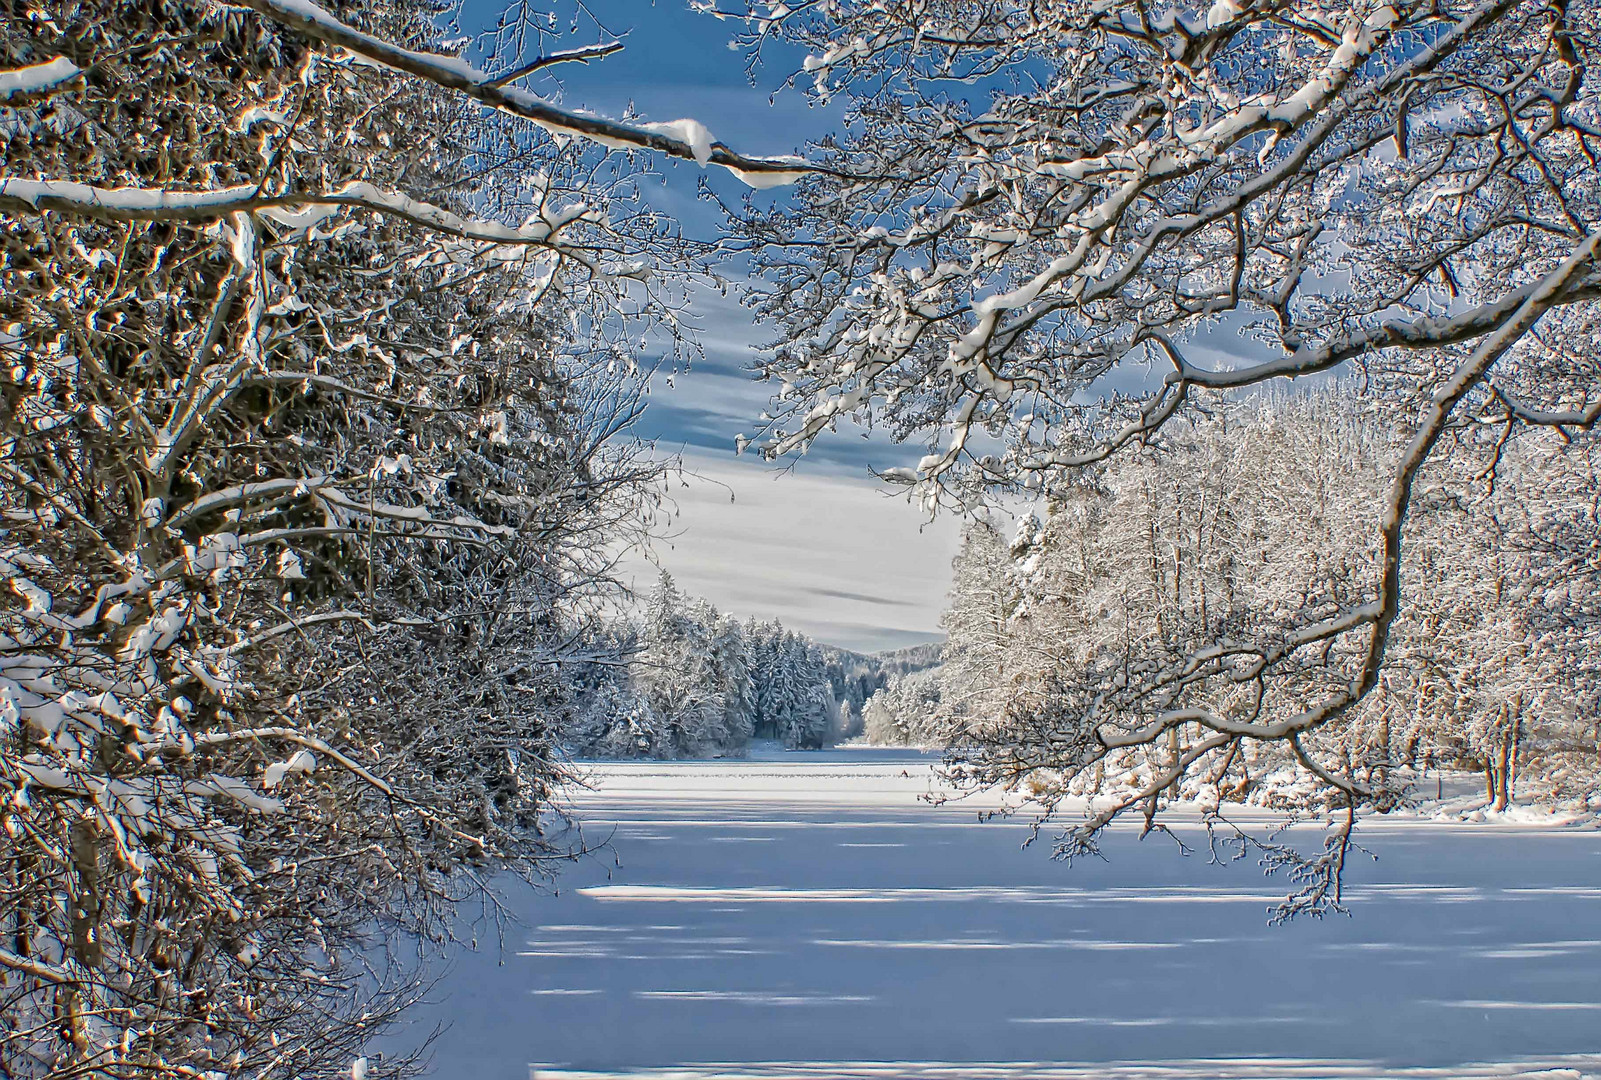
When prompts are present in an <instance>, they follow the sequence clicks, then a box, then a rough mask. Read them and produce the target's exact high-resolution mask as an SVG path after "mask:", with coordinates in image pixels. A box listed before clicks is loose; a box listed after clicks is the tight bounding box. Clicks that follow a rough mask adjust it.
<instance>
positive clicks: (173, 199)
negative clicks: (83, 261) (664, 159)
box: [0, 177, 592, 247]
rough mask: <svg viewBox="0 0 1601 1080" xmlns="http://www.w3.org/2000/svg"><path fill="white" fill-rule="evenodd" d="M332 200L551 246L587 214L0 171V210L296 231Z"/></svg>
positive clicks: (350, 190)
mask: <svg viewBox="0 0 1601 1080" xmlns="http://www.w3.org/2000/svg"><path fill="white" fill-rule="evenodd" d="M338 207H352V208H355V209H360V210H371V211H374V212H376V213H380V214H386V215H389V216H391V217H397V218H401V219H403V220H405V221H409V222H411V223H412V224H414V225H420V226H422V227H424V228H426V229H430V230H432V231H434V232H439V233H444V234H446V235H449V236H455V237H458V238H460V239H462V240H469V241H477V242H481V243H487V244H497V245H524V246H538V247H551V246H555V245H556V244H557V241H558V237H559V235H560V233H561V231H562V230H563V229H564V228H566V227H567V226H569V225H571V224H573V223H574V222H576V221H581V220H584V219H585V218H587V217H589V216H590V215H591V214H592V208H590V207H589V206H587V205H585V204H584V203H582V202H574V203H572V204H571V205H569V206H567V207H564V208H563V209H561V210H560V211H558V212H556V213H555V214H552V215H548V216H546V217H543V218H537V219H534V220H531V221H529V222H528V223H527V224H524V225H521V226H518V227H516V228H513V227H512V226H509V225H503V224H501V223H500V222H497V221H490V220H485V219H482V218H465V217H462V216H460V215H459V214H453V213H451V212H450V211H449V210H446V209H444V208H442V207H439V206H435V205H434V204H432V203H428V202H424V201H422V200H420V199H413V198H411V197H410V196H407V195H401V194H398V193H396V192H389V191H383V190H381V189H380V188H377V187H375V186H374V185H372V184H369V183H366V182H363V181H354V182H352V183H349V184H346V185H344V186H343V187H341V188H339V189H338V190H336V191H331V192H327V193H322V194H316V193H294V194H286V195H265V194H263V193H262V190H261V186H260V185H259V184H239V185H236V186H234V187H227V188H219V189H217V190H214V191H173V190H171V189H168V188H142V187H140V188H136V187H121V188H105V187H95V186H93V185H90V184H80V183H76V182H73V181H70V180H28V179H23V178H20V177H0V209H4V210H31V211H35V212H39V211H45V210H54V211H57V212H61V213H68V214H75V215H78V216H82V217H88V218H93V219H95V220H99V221H183V222H200V221H211V220H215V219H217V218H221V217H225V216H227V215H229V214H234V213H241V212H251V211H255V212H260V213H261V214H262V216H264V217H267V218H269V219H270V220H273V221H276V222H278V223H280V224H283V225H286V226H289V227H291V228H293V229H295V230H296V231H299V232H304V231H307V230H309V229H311V228H312V227H314V226H316V225H318V224H321V223H322V222H323V221H324V220H326V218H327V216H328V212H329V211H331V210H332V209H336V208H338ZM307 208H311V209H307ZM319 211H321V212H319Z"/></svg>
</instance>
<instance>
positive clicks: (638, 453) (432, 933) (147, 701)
mask: <svg viewBox="0 0 1601 1080" xmlns="http://www.w3.org/2000/svg"><path fill="white" fill-rule="evenodd" d="M261 7H262V8H263V9H265V8H266V5H262V6H261ZM294 11H295V12H296V13H298V14H299V15H301V16H306V15H307V13H310V16H308V17H313V24H314V25H312V26H311V27H310V30H311V31H315V33H303V32H298V31H297V30H296V29H292V28H289V27H286V25H285V24H284V22H283V21H282V20H275V19H273V18H268V17H263V15H261V14H256V13H252V12H249V11H242V10H239V9H237V8H229V7H225V6H219V5H215V4H212V3H210V2H209V0H196V2H194V3H188V2H180V3H173V4H163V5H156V6H154V7H152V6H151V5H147V4H140V3H132V2H123V0H105V2H97V3H91V4H77V3H64V4H45V5H31V6H28V7H26V8H22V7H18V8H16V9H15V11H14V12H13V14H11V15H8V16H7V18H6V20H5V21H4V26H3V29H0V72H3V74H0V93H3V98H4V100H3V106H4V107H3V109H0V138H3V140H4V172H3V175H0V244H3V248H0V354H3V358H4V364H3V371H4V396H5V410H4V430H3V434H0V439H3V445H4V454H3V460H0V513H3V515H4V526H3V527H4V531H3V534H0V572H3V574H4V576H5V578H6V583H7V589H6V597H7V600H6V601H5V603H4V605H3V610H0V793H3V796H4V799H5V811H4V825H5V838H4V841H3V851H0V933H3V934H4V940H3V942H0V1000H3V1006H0V1009H3V1017H4V1021H3V1023H0V1072H3V1073H4V1074H5V1075H7V1076H18V1077H22V1076H68V1075H72V1076H79V1075H90V1074H93V1075H97V1076H129V1077H133V1076H137V1077H151V1076H157V1075H175V1076H216V1077H221V1076H224V1075H226V1076H230V1077H245V1076H251V1077H269V1076H273V1077H312V1076H326V1075H334V1074H343V1075H349V1072H350V1068H351V1061H352V1060H354V1059H356V1058H357V1056H358V1055H359V1054H360V1053H361V1051H362V1048H363V1047H364V1046H365V1045H366V1044H367V1042H368V1040H369V1039H371V1038H372V1037H373V1036H374V1035H375V1034H376V1033H377V1032H378V1031H379V1030H380V1029H381V1028H382V1027H383V1025H384V1024H385V1023H386V1022H387V1020H388V1019H389V1018H390V1017H391V1016H392V1015H394V1013H395V1012H396V1010H397V1009H399V1008H401V1007H403V1006H404V1005H405V1004H406V1003H407V1002H408V1001H410V1000H412V999H413V998H414V997H415V996H416V994H417V992H418V981H417V979H418V976H417V974H416V970H415V965H414V964H413V965H408V964H403V963H399V962H398V961H397V962H396V963H395V964H393V965H390V966H387V967H386V965H385V964H384V963H383V962H381V961H380V957H381V956H382V951H381V950H378V951H374V949H372V948H370V946H371V945H372V943H373V942H375V941H381V940H386V939H388V940H394V941H399V940H404V935H401V936H395V935H394V931H397V930H399V931H403V932H406V933H409V934H410V935H413V937H414V938H415V937H417V936H420V937H421V938H422V939H430V938H432V939H437V938H439V937H441V936H442V935H446V934H448V933H449V932H450V928H451V927H452V926H453V925H456V923H455V916H454V911H455V906H456V904H457V903H458V902H459V901H460V900H462V899H464V898H466V897H468V896H473V895H478V894H480V893H481V892H482V890H483V889H484V886H485V883H486V882H485V876H486V875H487V874H488V873H490V872H493V871H498V870H505V869H510V870H512V871H515V872H518V873H521V874H524V875H533V874H539V873H542V872H543V871H544V869H545V868H546V866H547V864H548V863H549V862H550V860H551V859H552V858H553V857H556V856H559V855H561V854H563V853H565V852H568V851H570V850H571V847H572V841H571V840H570V839H563V838H562V837H561V836H558V835H553V834H552V831H551V830H552V829H557V830H559V829H560V828H561V826H562V823H561V820H560V817H559V815H558V814H554V813H553V810H552V805H553V799H554V797H555V788H556V786H557V785H558V784H559V783H560V781H561V779H562V776H563V768H562V766H561V765H560V762H559V757H558V753H559V752H558V740H557V734H556V733H557V730H558V729H559V728H560V727H561V726H562V725H563V724H564V723H565V722H566V719H567V718H568V717H569V716H570V715H571V713H572V710H573V708H574V693H575V688H574V685H573V680H572V678H571V677H570V675H569V674H568V673H567V672H568V667H569V666H570V664H571V663H573V662H576V661H579V660H583V661H592V660H594V659H595V656H594V655H593V651H594V649H595V648H602V649H605V648H609V646H607V645H606V644H605V642H604V641H603V640H602V639H600V638H599V637H597V636H596V634H595V633H594V632H593V630H592V624H593V622H594V618H595V615H596V614H597V612H598V611H599V610H600V609H601V606H602V605H603V604H604V603H606V601H607V594H608V589H609V586H608V581H609V580H610V567H611V563H612V560H614V559H615V558H616V557H617V555H618V554H619V553H620V551H621V550H623V549H624V548H625V547H627V545H628V544H629V543H630V541H631V540H633V539H636V538H637V537H638V536H639V535H640V534H641V531H642V530H643V529H644V528H645V527H646V526H647V524H648V519H649V514H650V511H651V507H652V505H653V499H654V496H653V495H652V490H651V488H652V485H653V484H654V483H655V481H656V480H657V479H658V478H659V476H660V473H661V468H662V466H661V465H660V464H658V463H657V462H655V461H654V460H653V459H652V457H651V456H650V455H649V454H648V453H647V448H644V447H641V446H639V445H638V444H637V443H636V442H634V441H633V440H632V439H631V437H630V436H629V428H630V425H631V423H632V421H633V419H634V418H635V417H636V415H637V414H638V411H639V408H640V397H639V394H640V390H641V377H640V375H639V374H638V373H636V370H635V366H634V354H633V349H632V347H631V346H630V345H629V342H637V340H638V338H639V336H640V327H641V325H642V324H643V323H644V322H647V321H648V322H652V323H654V322H657V321H660V322H661V323H662V325H664V326H666V327H667V328H668V332H669V333H670V332H671V326H672V325H673V322H672V319H671V318H670V316H671V314H672V312H671V309H672V307H673V306H674V305H675V303H676V300H675V299H674V296H675V294H674V289H675V288H676V286H675V285H674V284H673V281H674V277H675V275H676V274H678V273H679V272H680V271H683V270H687V269H689V267H690V256H691V255H692V251H691V249H690V248H689V247H688V246H687V245H685V244H683V243H682V242H680V241H679V240H677V239H676V238H675V236H674V230H673V229H672V228H671V227H670V225H669V223H667V222H665V221H664V220H663V219H661V218H660V217H659V216H658V215H656V214H654V213H652V212H650V211H648V210H646V209H644V208H643V207H642V206H641V204H640V203H639V201H638V196H637V190H636V181H634V180H633V179H631V178H630V177H629V175H628V174H629V172H630V171H631V168H630V167H628V165H627V163H626V162H624V161H622V160H620V157H621V156H620V155H616V154H611V153H608V152H606V151H604V150H600V149H597V148H596V147H595V146H594V144H592V143H582V142H578V143H575V142H572V141H570V140H567V139H565V138H564V139H561V140H558V139H555V138H553V137H551V136H550V135H549V134H548V133H547V132H546V131H545V130H544V129H542V128H540V127H539V126H537V125H534V124H531V123H528V122H527V121H525V120H524V119H522V118H519V117H515V116H505V117H502V118H500V119H496V118H494V117H493V116H491V117H489V118H486V117H485V116H483V115H481V113H480V111H479V109H478V107H477V106H476V105H475V104H473V103H471V102H466V101H463V100H462V98H461V97H460V96H459V95H458V94H457V93H455V92H453V91H454V88H450V87H441V86H439V85H436V83H435V82H431V81H428V80H427V79H418V78H414V77H411V76H410V75H408V74H404V73H401V72H397V71H395V70H393V68H392V67H385V66H383V65H381V64H377V63H374V62H373V61H372V60H371V59H370V58H368V57H364V56H363V55H361V54H360V52H359V50H360V49H367V50H368V51H369V52H381V51H382V48H384V47H394V48H398V47H399V46H398V45H395V46H387V45H385V43H388V42H398V43H408V44H410V45H413V46H415V47H416V48H418V49H421V50H425V51H426V50H437V47H438V45H437V39H438V38H439V36H440V31H439V26H440V25H442V24H441V23H440V19H441V18H442V17H443V16H444V15H445V14H446V13H445V12H444V11H443V10H436V9H433V8H430V7H427V6H426V5H412V4H406V5H372V6H361V5H358V4H351V5H347V6H346V7H345V8H343V9H341V10H340V11H339V12H338V15H339V16H340V17H339V18H335V16H334V15H333V14H330V13H328V12H324V11H322V10H321V9H319V8H314V7H312V6H311V5H303V4H302V5H296V6H295V8H294ZM267 14H268V15H271V12H267ZM531 15H532V13H531V12H530V16H531ZM290 21H291V22H293V20H290ZM539 25H548V24H546V23H544V22H543V20H541V22H540V24H539ZM319 34H320V35H323V36H334V37H337V36H338V35H339V34H345V35H346V36H347V37H349V36H350V35H354V37H351V38H350V40H349V42H348V43H347V45H346V46H343V47H335V46H333V45H329V44H327V43H325V42H323V41H322V40H321V38H319V36H318V35H319ZM536 36H537V37H538V39H539V40H538V43H539V44H542V43H543V32H541V33H540V34H538V35H536ZM417 55H419V56H422V55H424V54H423V53H421V52H419V53H418V54H417ZM426 55H428V56H432V57H434V58H435V60H436V61H437V62H438V63H441V64H446V65H447V66H448V65H455V67H454V68H452V70H454V71H456V72H457V73H458V75H459V74H460V72H461V71H463V70H465V71H468V72H471V71H472V69H470V68H467V67H466V66H465V65H462V64H460V63H459V61H457V60H455V59H454V58H453V57H451V56H448V55H440V54H438V53H437V51H428V52H427V53H426ZM513 59H514V58H513ZM471 77H473V78H477V77H478V76H477V75H472V76H471ZM484 78H485V79H487V77H484ZM518 93H519V94H521V91H518ZM524 96H525V97H526V95H524ZM669 149H671V148H669ZM405 1064H406V1063H405V1062H403V1061H390V1062H388V1063H385V1064H383V1065H381V1066H380V1065H379V1064H378V1063H376V1062H374V1063H372V1065H371V1067H370V1071H369V1075H373V1076H377V1075H381V1074H382V1075H388V1074H392V1073H395V1072H397V1071H399V1070H402V1069H403V1067H404V1066H405ZM363 1068H364V1069H366V1068H368V1066H366V1065H363Z"/></svg>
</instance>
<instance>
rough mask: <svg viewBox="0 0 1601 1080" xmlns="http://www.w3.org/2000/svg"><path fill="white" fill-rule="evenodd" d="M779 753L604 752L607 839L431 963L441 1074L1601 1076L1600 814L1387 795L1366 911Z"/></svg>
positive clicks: (1362, 866)
mask: <svg viewBox="0 0 1601 1080" xmlns="http://www.w3.org/2000/svg"><path fill="white" fill-rule="evenodd" d="M761 757H762V758H765V759H767V760H749V761H737V762H700V763H683V764H670V763H659V762H653V763H639V764H633V763H629V764H607V765H601V766H594V767H593V768H592V770H591V780H592V782H593V784H594V788H593V790H591V791H589V792H585V793H583V794H582V795H581V797H580V798H578V799H577V801H576V806H577V810H578V813H579V814H580V816H581V818H582V820H583V821H584V823H585V829H586V832H587V835H588V837H589V839H590V841H591V842H600V841H603V840H606V839H608V838H609V839H610V846H609V849H608V850H607V851H605V852H603V853H602V854H601V855H600V856H597V857H596V858H593V859H589V860H586V861H585V862H583V863H581V864H580V865H578V866H576V867H573V868H570V869H568V870H567V871H566V872H564V874H563V876H562V878H561V879H560V881H559V882H558V885H559V895H556V896H550V895H540V896H535V895H528V894H523V895H519V896H517V897H515V898H514V902H515V903H516V904H517V906H518V907H519V910H520V912H521V917H522V919H523V923H524V925H522V926H518V927H514V928H513V930H512V932H511V933H509V934H508V936H507V939H506V950H505V953H504V954H503V955H498V954H497V953H496V950H495V947H494V945H493V944H489V945H487V946H486V947H485V948H484V949H483V950H482V951H480V952H478V953H476V954H467V955H464V956H463V957H462V958H461V959H459V961H458V962H457V963H456V965H455V966H454V968H453V970H452V971H451V972H450V973H449V974H448V975H447V976H446V978H445V979H444V980H443V982H441V983H440V984H439V985H438V987H437V988H436V989H435V992H434V998H435V1001H436V1004H435V1005H434V1006H432V1007H431V1011H426V1015H423V1016H421V1017H420V1018H419V1023H418V1026H417V1028H416V1029H415V1032H414V1034H416V1033H424V1034H425V1033H426V1032H427V1031H429V1030H431V1029H432V1028H433V1026H434V1025H435V1024H438V1023H445V1024H448V1025H449V1027H448V1028H447V1030H446V1031H445V1032H444V1033H443V1035H442V1036H441V1037H440V1039H439V1040H438V1041H437V1042H436V1043H435V1044H434V1052H435V1072H434V1074H433V1075H435V1076H438V1077H441V1078H445V1077H457V1076H473V1077H482V1078H486V1080H488V1078H515V1080H523V1078H525V1077H529V1076H530V1075H532V1076H535V1077H538V1078H540V1080H580V1078H586V1080H587V1078H603V1077H612V1078H616V1077H652V1078H656V1080H668V1078H679V1080H711V1078H714V1077H717V1078H740V1077H750V1078H758V1077H759V1078H764V1080H776V1078H780V1077H816V1078H821V1077H872V1078H875V1080H891V1078H911V1077H930V1078H932V1077H941V1078H947V1080H955V1078H958V1077H960V1078H981V1077H995V1078H1003V1077H1004V1078H1021V1077H1042V1078H1088V1077H1104V1078H1109V1080H1134V1078H1149V1077H1156V1076H1161V1077H1163V1078H1165V1080H1206V1078H1214V1077H1215V1078H1219V1080H1222V1078H1224V1077H1277V1078H1290V1077H1295V1078H1317V1077H1327V1078H1335V1077H1359V1076H1360V1077H1373V1076H1396V1077H1399V1076H1410V1077H1454V1078H1470V1077H1491V1076H1494V1077H1507V1076H1534V1075H1540V1076H1545V1077H1548V1078H1550V1080H1555V1078H1557V1077H1568V1078H1578V1077H1586V1078H1588V1077H1601V832H1597V831H1594V830H1587V829H1577V828H1568V829H1563V828H1553V827H1538V826H1534V825H1529V824H1520V823H1515V822H1507V821H1502V822H1495V823H1479V824H1462V823H1450V822H1439V821H1423V820H1417V819H1410V820H1407V819H1400V820H1388V819H1387V820H1383V821H1376V822H1373V823H1370V824H1369V825H1367V826H1366V827H1365V828H1364V829H1363V830H1362V831H1361V837H1360V838H1361V840H1362V841H1363V843H1364V844H1366V846H1367V847H1369V848H1370V849H1371V850H1372V851H1373V852H1374V853H1376V854H1377V855H1378V860H1377V862H1371V861H1368V860H1366V859H1363V860H1360V861H1359V862H1358V863H1357V864H1355V865H1354V866H1353V875H1352V880H1353V887H1352V888H1351V890H1350V899H1351V900H1352V902H1353V907H1354V917H1352V918H1349V919H1347V918H1332V919H1329V920H1327V921H1324V922H1321V923H1320V922H1311V921H1308V922H1299V923H1296V924H1294V925H1291V926H1289V927H1283V928H1269V927H1268V926H1266V925H1265V922H1266V909H1267V906H1268V905H1269V904H1271V903H1273V902H1274V901H1275V900H1277V899H1278V898H1279V896H1280V894H1281V892H1282V888H1283V887H1282V886H1281V885H1279V884H1278V883H1277V882H1275V881H1274V880H1273V879H1264V878H1263V877H1262V876H1261V875H1260V873H1259V872H1258V871H1257V870H1256V869H1255V868H1254V866H1252V865H1251V864H1249V863H1237V864H1234V865H1232V866H1228V867H1218V866H1210V865H1207V863H1206V860H1205V859H1204V857H1202V856H1194V857H1191V858H1187V859H1186V858H1182V857H1180V856H1179V855H1177V854H1176V853H1175V849H1174V848H1173V846H1172V844H1171V841H1165V840H1160V841H1159V840H1155V839H1152V840H1151V841H1148V842H1146V843H1144V844H1141V843H1140V842H1139V841H1138V840H1137V838H1136V835H1135V833H1134V832H1133V831H1132V830H1131V829H1124V830H1122V831H1119V832H1118V833H1116V835H1114V836H1113V837H1112V838H1111V839H1110V841H1109V842H1108V843H1107V845H1106V849H1107V854H1108V856H1109V861H1108V862H1104V863H1099V862H1098V863H1093V864H1078V865H1075V866H1073V867H1071V868H1068V867H1065V866H1062V865H1061V864H1058V863H1054V862H1052V861H1051V860H1050V859H1049V858H1048V847H1047V846H1045V845H1043V844H1042V845H1040V846H1037V847H1034V848H1030V849H1027V850H1022V849H1020V848H1019V843H1020V841H1021V840H1022V839H1023V837H1024V835H1025V834H1026V827H1025V826H1024V825H1023V824H1021V823H1019V822H1016V821H992V822H989V823H982V822H980V821H979V820H978V817H979V815H978V813H977V811H978V810H979V809H980V805H979V804H974V803H958V804H955V805H946V806H938V807H937V806H932V805H929V804H927V803H922V802H919V801H918V798H917V797H918V795H919V794H922V793H925V792H927V791H928V790H929V789H930V785H931V773H930V759H929V758H928V757H927V756H925V755H922V754H920V753H918V752H915V751H885V750H841V751H834V752H830V753H827V754H781V753H765V754H762V755H761ZM1181 833H1183V834H1184V835H1185V837H1186V839H1188V840H1192V841H1193V840H1198V839H1200V833H1199V831H1198V830H1182V829H1181ZM1315 835H1316V834H1309V836H1308V839H1309V840H1310V839H1313V838H1314V837H1315ZM1546 1070H1549V1071H1546Z"/></svg>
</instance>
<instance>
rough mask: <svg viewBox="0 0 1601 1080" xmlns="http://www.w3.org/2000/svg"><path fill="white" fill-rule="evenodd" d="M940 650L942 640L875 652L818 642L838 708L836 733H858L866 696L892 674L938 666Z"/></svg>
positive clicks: (880, 688) (876, 690)
mask: <svg viewBox="0 0 1601 1080" xmlns="http://www.w3.org/2000/svg"><path fill="white" fill-rule="evenodd" d="M944 649H945V645H944V643H943V642H939V641H930V642H926V643H924V644H922V645H909V646H907V647H905V648H902V649H887V650H885V651H883V652H876V653H859V652H852V651H851V650H850V649H841V648H839V647H837V646H834V645H822V646H821V650H822V653H823V660H824V663H825V664H826V666H827V670H828V681H829V684H830V685H831V686H832V688H833V691H834V700H835V701H837V702H838V703H839V704H840V707H841V716H840V720H841V731H840V734H841V735H843V736H846V737H849V736H853V735H857V734H860V732H861V724H862V707H863V706H864V705H865V704H866V703H867V699H868V698H870V697H872V696H873V695H874V694H876V693H877V692H878V691H880V690H882V689H883V688H884V685H885V684H886V683H887V682H889V680H890V679H891V678H893V677H895V676H905V675H910V674H912V673H913V672H917V671H928V670H930V669H932V668H936V667H938V666H939V665H940V662H941V657H942V655H943V652H944Z"/></svg>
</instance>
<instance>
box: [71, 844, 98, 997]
mask: <svg viewBox="0 0 1601 1080" xmlns="http://www.w3.org/2000/svg"><path fill="white" fill-rule="evenodd" d="M69 841H70V843H71V845H72V867H73V869H74V870H75V871H76V872H77V875H78V888H77V895H76V896H74V897H73V899H72V955H73V956H74V957H76V958H77V960H78V963H80V964H82V965H83V966H84V967H86V968H97V967H99V966H100V936H99V933H98V927H99V925H100V831H99V830H98V829H97V828H95V823H94V819H93V818H80V819H78V820H77V821H75V822H73V823H72V830H71V833H70V835H69Z"/></svg>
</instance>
